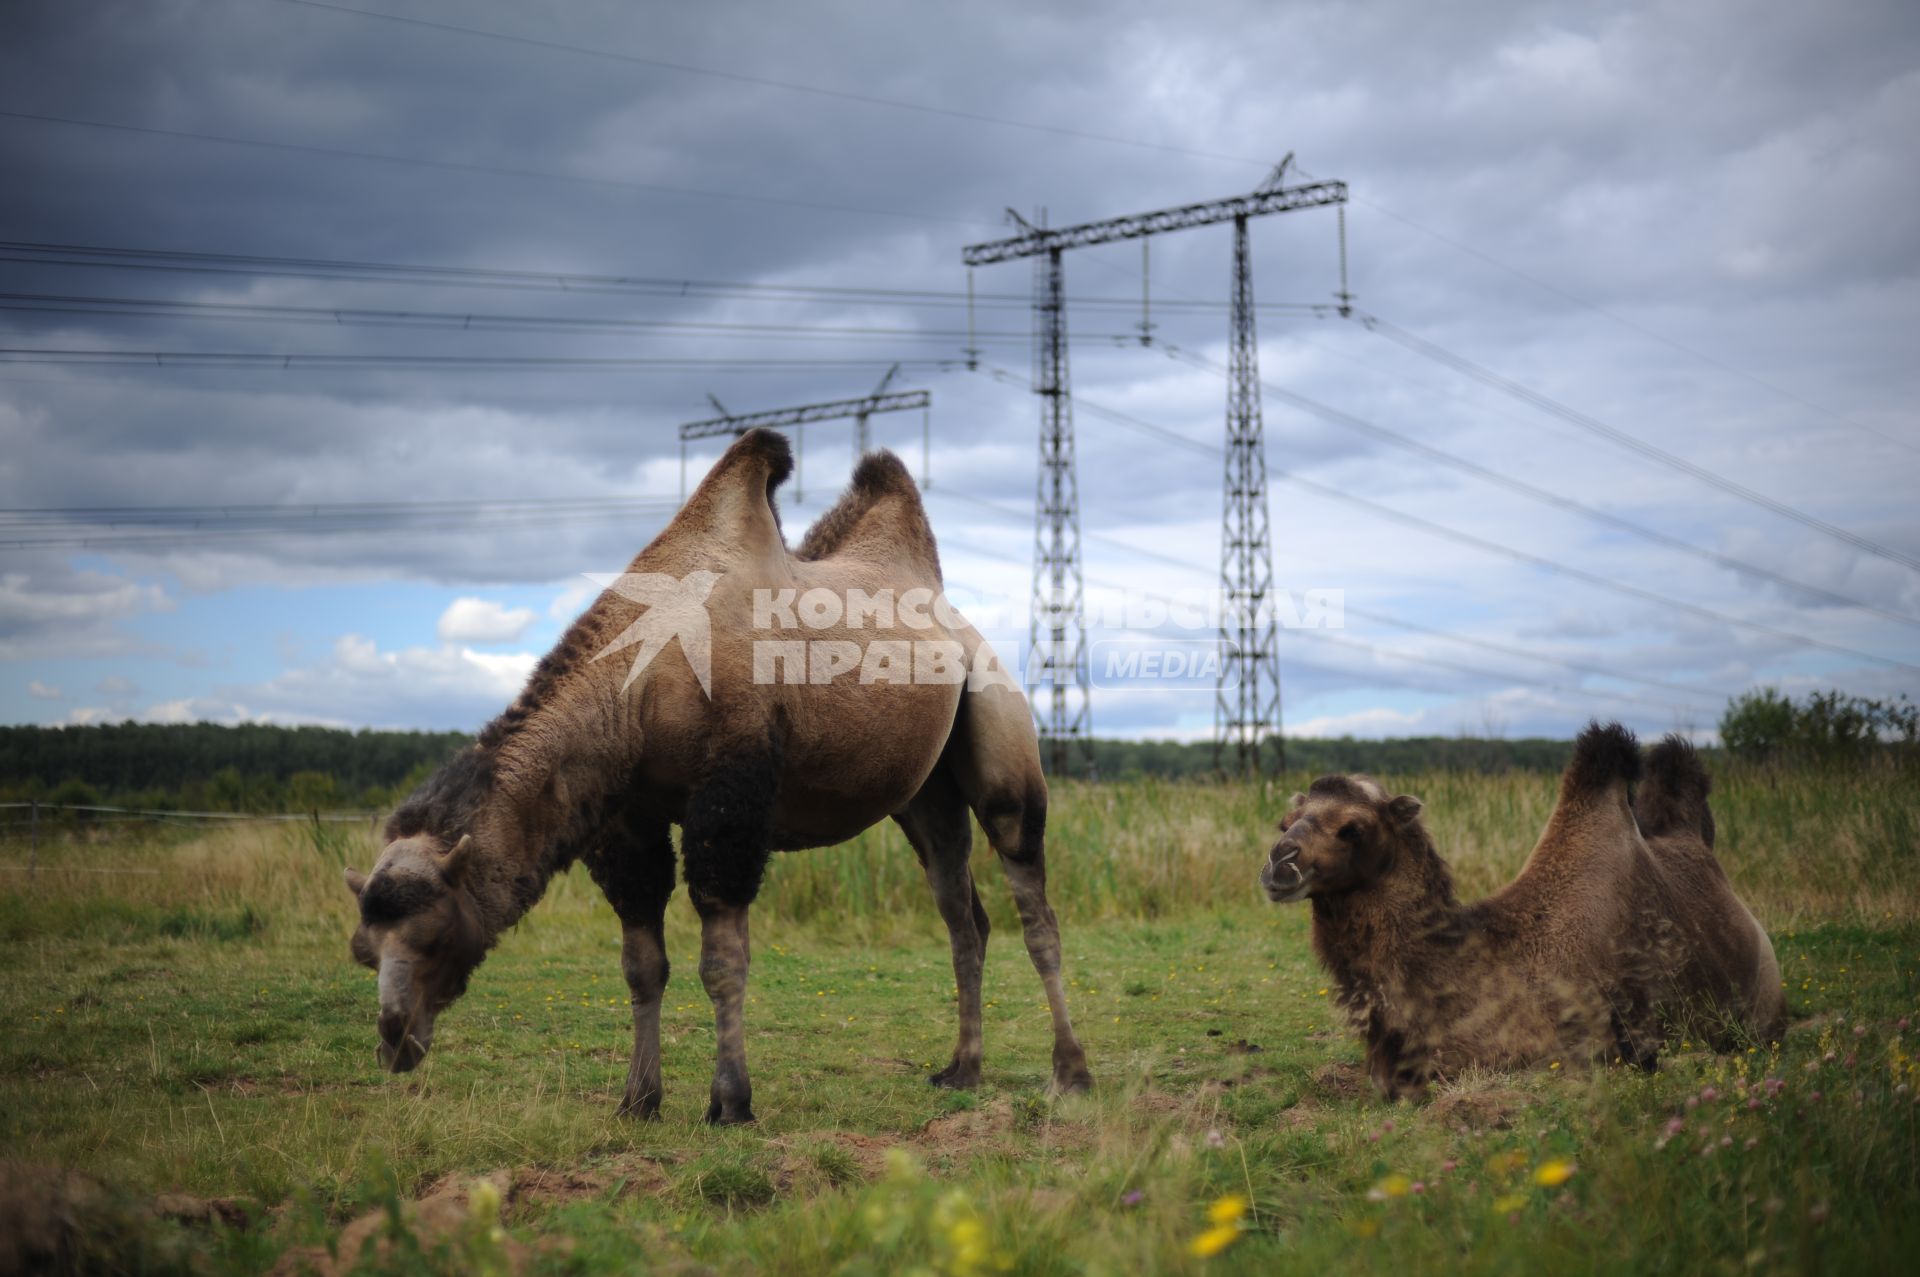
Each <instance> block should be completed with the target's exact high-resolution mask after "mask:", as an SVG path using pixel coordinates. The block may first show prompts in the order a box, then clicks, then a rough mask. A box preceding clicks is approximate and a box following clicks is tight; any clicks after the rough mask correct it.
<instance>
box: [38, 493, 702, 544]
mask: <svg viewBox="0 0 1920 1277" xmlns="http://www.w3.org/2000/svg"><path fill="white" fill-rule="evenodd" d="M674 508H675V504H674V503H673V502H671V501H669V502H653V503H633V504H630V505H618V504H612V503H609V504H606V505H602V506H582V507H580V508H575V509H552V510H527V511H519V512H512V511H505V512H492V513H486V512H479V513H471V514H467V513H460V512H455V511H448V512H443V513H437V514H425V515H417V516H413V517H405V518H402V517H388V518H381V519H367V518H360V519H344V520H328V519H307V520H299V519H282V520H278V521H266V522H255V523H241V524H223V525H220V526H206V527H191V526H187V525H180V526H162V527H160V528H159V530H156V531H146V532H123V531H114V532H65V531H61V532H57V533H53V534H41V535H35V536H7V535H6V533H7V532H8V531H11V530H12V529H5V530H0V550H50V549H77V550H86V549H125V550H139V549H167V548H173V547H178V546H187V545H199V544H205V543H210V542H211V543H220V542H231V541H232V540H234V539H235V538H241V537H245V538H249V539H250V540H261V539H268V538H279V537H288V536H296V537H299V536H316V535H321V536H324V535H352V534H355V533H361V534H366V533H378V534H380V535H382V536H387V537H390V536H393V535H394V534H396V533H423V532H424V533H440V532H452V531H463V532H464V531H472V530H475V529H510V530H511V529H522V528H545V527H552V526H556V525H561V524H568V523H605V522H607V521H609V520H610V519H611V518H613V517H615V516H633V515H649V514H670V513H671V512H672V511H673V509H674ZM47 526H48V525H40V527H43V528H44V527H47Z"/></svg>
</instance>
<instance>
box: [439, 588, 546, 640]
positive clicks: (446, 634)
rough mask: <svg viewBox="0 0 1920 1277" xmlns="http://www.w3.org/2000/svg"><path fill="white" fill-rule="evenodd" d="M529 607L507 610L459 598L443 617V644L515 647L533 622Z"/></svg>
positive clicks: (489, 603)
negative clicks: (481, 644) (512, 644)
mask: <svg viewBox="0 0 1920 1277" xmlns="http://www.w3.org/2000/svg"><path fill="white" fill-rule="evenodd" d="M534 619H535V618H534V611H533V609H532V608H530V607H516V608H507V607H502V606H501V605H500V604H498V603H496V602H494V601H493V600H492V599H474V598H458V599H455V600H454V601H453V602H451V603H449V604H448V605H447V610H446V611H444V612H442V613H441V614H440V623H439V625H438V626H436V627H435V631H436V632H437V633H438V634H439V635H440V641H441V642H443V643H512V642H514V641H516V640H518V639H519V637H520V636H521V635H522V634H525V633H526V632H527V627H528V626H530V625H532V624H533V622H534Z"/></svg>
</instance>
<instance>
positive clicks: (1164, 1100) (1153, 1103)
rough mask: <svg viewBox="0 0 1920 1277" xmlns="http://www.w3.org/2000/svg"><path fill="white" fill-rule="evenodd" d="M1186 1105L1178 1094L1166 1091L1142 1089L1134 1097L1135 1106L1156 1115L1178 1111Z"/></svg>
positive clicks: (1143, 1111)
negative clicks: (1170, 1093) (1169, 1093)
mask: <svg viewBox="0 0 1920 1277" xmlns="http://www.w3.org/2000/svg"><path fill="white" fill-rule="evenodd" d="M1186 1106H1187V1102H1186V1101H1185V1100H1183V1099H1181V1098H1180V1097H1179V1096H1177V1095H1168V1094H1167V1093H1166V1092H1165V1091H1142V1092H1141V1093H1140V1094H1138V1095H1136V1096H1134V1097H1133V1107H1135V1108H1137V1109H1139V1110H1140V1111H1141V1112H1142V1113H1152V1114H1154V1115H1156V1116H1164V1115H1166V1114H1168V1113H1178V1112H1179V1111H1180V1110H1181V1109H1183V1108H1185V1107H1186Z"/></svg>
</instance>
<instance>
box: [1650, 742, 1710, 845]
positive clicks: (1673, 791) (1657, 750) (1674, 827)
mask: <svg viewBox="0 0 1920 1277" xmlns="http://www.w3.org/2000/svg"><path fill="white" fill-rule="evenodd" d="M1712 789H1713V778H1712V777H1711V776H1709V775H1707V768H1706V765H1705V764H1704V763H1702V762H1701V761H1700V753H1699V751H1698V750H1696V749H1694V747H1693V745H1692V744H1691V743H1690V742H1689V741H1688V740H1687V739H1686V738H1685V737H1683V736H1679V735H1669V736H1668V737H1667V738H1666V739H1665V740H1662V741H1661V742H1660V743H1659V744H1658V745H1655V746H1654V747H1653V748H1652V749H1651V750H1649V751H1648V752H1647V771H1646V778H1645V780H1643V781H1642V782H1641V785H1640V788H1639V791H1638V792H1637V793H1636V794H1635V795H1634V799H1633V815H1634V819H1635V820H1637V821H1639V822H1640V830H1641V832H1642V833H1644V834H1645V835H1646V836H1647V837H1648V838H1650V839H1652V838H1659V837H1662V836H1664V835H1667V834H1677V833H1688V834H1694V835H1696V836H1698V837H1699V838H1700V840H1701V841H1702V842H1704V843H1706V844H1707V846H1709V847H1711V846H1713V811H1712V809H1711V808H1709V807H1708V806H1707V795H1708V794H1709V793H1710V792H1711V791H1712Z"/></svg>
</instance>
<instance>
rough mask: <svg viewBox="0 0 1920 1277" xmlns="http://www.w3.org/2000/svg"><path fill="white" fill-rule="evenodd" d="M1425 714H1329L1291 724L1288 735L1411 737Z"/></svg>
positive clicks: (1371, 711) (1377, 711)
mask: <svg viewBox="0 0 1920 1277" xmlns="http://www.w3.org/2000/svg"><path fill="white" fill-rule="evenodd" d="M1425 717H1426V716H1425V714H1424V713H1422V712H1419V711H1415V712H1413V713H1411V714H1408V713H1402V712H1401V711H1399V710H1396V709H1386V708H1384V707H1382V708H1375V709H1363V710H1357V711H1355V712H1354V713H1351V714H1327V715H1323V716H1321V717H1320V718H1310V719H1308V720H1307V721H1306V722H1304V723H1296V724H1290V725H1289V726H1288V728H1287V731H1288V733H1289V734H1290V735H1293V736H1310V737H1316V736H1318V737H1323V736H1363V737H1365V736H1408V735H1412V734H1413V731H1414V729H1415V728H1417V727H1419V726H1420V725H1421V723H1422V721H1423V720H1424V718H1425Z"/></svg>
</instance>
